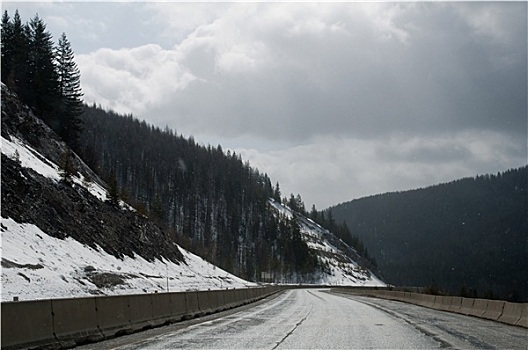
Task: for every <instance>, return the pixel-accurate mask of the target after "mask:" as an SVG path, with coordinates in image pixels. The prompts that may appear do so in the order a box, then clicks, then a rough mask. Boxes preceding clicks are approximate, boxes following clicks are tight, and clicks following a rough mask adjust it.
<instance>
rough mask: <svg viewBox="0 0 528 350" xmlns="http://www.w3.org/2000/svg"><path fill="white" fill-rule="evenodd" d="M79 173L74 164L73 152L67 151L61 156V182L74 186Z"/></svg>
mask: <svg viewBox="0 0 528 350" xmlns="http://www.w3.org/2000/svg"><path fill="white" fill-rule="evenodd" d="M76 172H77V169H76V168H75V164H74V163H73V155H72V152H71V151H70V150H69V149H67V150H66V151H65V152H64V153H63V154H62V156H61V159H60V169H59V175H60V177H61V180H62V181H63V182H64V183H65V184H68V185H72V184H73V176H74V175H75V173H76Z"/></svg>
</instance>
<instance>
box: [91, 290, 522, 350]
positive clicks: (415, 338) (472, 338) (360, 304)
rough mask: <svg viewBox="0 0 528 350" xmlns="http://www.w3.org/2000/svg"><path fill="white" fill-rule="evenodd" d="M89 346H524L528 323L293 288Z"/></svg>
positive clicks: (163, 347)
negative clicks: (226, 309)
mask: <svg viewBox="0 0 528 350" xmlns="http://www.w3.org/2000/svg"><path fill="white" fill-rule="evenodd" d="M198 321H199V320H194V321H193V322H189V323H187V324H186V323H185V322H183V323H178V324H175V325H171V326H167V327H162V328H158V329H154V330H150V331H147V332H142V333H138V334H133V335H130V336H125V337H121V338H116V339H113V340H109V341H105V342H103V343H98V344H92V345H91V346H86V347H83V348H86V349H88V348H92V349H95V348H105V349H108V348H113V349H180V348H184V349H212V348H214V349H219V348H221V349H234V348H236V349H257V348H259V349H435V348H457V349H459V348H460V349H476V348H478V349H482V348H486V349H506V348H508V349H526V344H527V342H526V341H527V340H528V339H527V335H528V333H527V330H526V329H523V328H519V327H512V326H507V325H502V324H499V323H496V322H491V321H487V320H479V319H476V318H472V317H467V316H463V315H455V314H449V313H444V312H439V311H435V310H429V309H426V308H421V307H417V306H414V305H408V304H403V303H398V302H392V301H387V300H378V299H371V298H361V297H355V296H350V295H341V294H332V293H329V292H327V291H323V290H288V291H285V292H284V293H281V294H280V295H278V296H276V297H274V298H272V299H271V300H269V301H268V302H265V303H259V304H257V305H256V306H254V307H250V308H244V309H242V310H240V311H238V312H231V313H228V314H219V315H218V316H215V317H206V318H205V319H204V320H203V322H198Z"/></svg>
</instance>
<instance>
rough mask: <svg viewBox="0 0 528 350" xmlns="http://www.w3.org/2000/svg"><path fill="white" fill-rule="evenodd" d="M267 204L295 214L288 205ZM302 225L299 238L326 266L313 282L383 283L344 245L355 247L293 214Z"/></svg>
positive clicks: (291, 215)
mask: <svg viewBox="0 0 528 350" xmlns="http://www.w3.org/2000/svg"><path fill="white" fill-rule="evenodd" d="M270 204H271V205H272V206H273V207H274V208H275V209H276V210H277V212H278V213H279V215H281V216H284V217H287V218H290V219H291V218H293V217H294V214H293V212H292V211H291V209H290V208H288V207H287V206H285V205H282V204H279V203H277V202H275V201H274V200H270ZM295 217H296V219H297V222H298V223H299V226H300V228H301V235H302V239H303V240H304V241H305V242H306V244H307V245H308V247H309V248H310V249H311V250H312V251H313V252H314V253H315V254H316V255H317V257H318V259H319V262H320V264H321V265H322V266H324V267H325V268H324V269H323V271H322V272H321V274H320V275H319V276H317V277H318V278H316V280H315V282H314V283H315V284H320V285H347V286H380V287H381V286H386V285H385V283H384V282H383V281H381V280H380V279H379V278H377V277H376V276H375V275H374V274H372V272H370V271H369V270H366V269H364V268H362V267H361V266H360V265H359V264H358V263H357V262H356V261H354V260H353V259H352V258H351V257H350V256H349V255H348V254H346V252H345V249H346V250H349V251H354V249H353V248H351V247H349V246H348V245H347V244H346V243H344V242H343V241H341V240H340V239H338V238H337V237H335V236H334V235H333V234H332V233H331V232H329V231H328V230H326V229H324V228H322V227H321V226H320V225H319V224H317V223H315V222H314V221H312V220H311V219H309V218H306V217H303V216H301V215H299V214H296V215H295ZM354 252H355V251H354Z"/></svg>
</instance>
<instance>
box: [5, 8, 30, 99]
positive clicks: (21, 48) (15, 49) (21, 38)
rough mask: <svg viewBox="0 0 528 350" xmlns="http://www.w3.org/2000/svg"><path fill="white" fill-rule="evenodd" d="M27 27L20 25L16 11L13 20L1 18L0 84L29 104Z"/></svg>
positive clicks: (6, 16)
mask: <svg viewBox="0 0 528 350" xmlns="http://www.w3.org/2000/svg"><path fill="white" fill-rule="evenodd" d="M29 37H30V34H29V27H28V26H27V25H23V24H22V20H21V19H20V14H19V13H18V10H17V11H15V14H14V16H13V19H12V20H11V19H10V18H9V15H8V13H7V11H5V12H4V14H3V16H2V82H4V83H5V84H6V85H7V86H9V87H10V88H11V89H12V90H13V91H15V92H16V93H17V94H18V95H19V96H20V98H21V99H22V100H23V101H24V102H26V103H29V100H28V98H29V95H30V93H29V92H30V91H31V89H30V88H29V84H28V82H29V52H30V41H29Z"/></svg>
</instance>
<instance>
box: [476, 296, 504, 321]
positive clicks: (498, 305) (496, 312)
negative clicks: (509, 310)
mask: <svg viewBox="0 0 528 350" xmlns="http://www.w3.org/2000/svg"><path fill="white" fill-rule="evenodd" d="M504 303H505V302H504V301H502V300H488V305H487V306H486V311H485V312H484V314H483V315H482V317H483V318H486V319H488V320H494V321H498V320H499V318H500V317H501V316H502V311H503V310H504Z"/></svg>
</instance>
